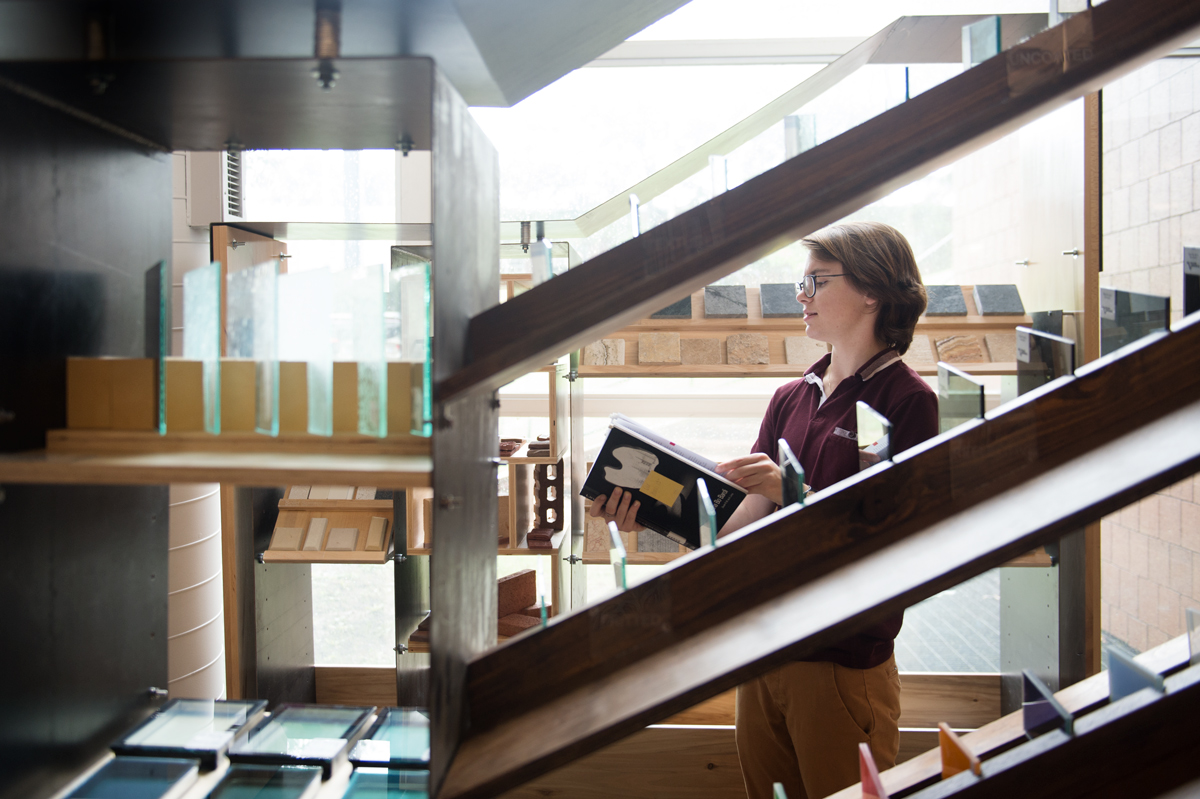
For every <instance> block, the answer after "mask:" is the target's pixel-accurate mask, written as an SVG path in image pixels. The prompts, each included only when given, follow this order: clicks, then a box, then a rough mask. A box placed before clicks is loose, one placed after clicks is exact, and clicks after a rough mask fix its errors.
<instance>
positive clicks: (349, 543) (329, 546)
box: [325, 527, 358, 552]
mask: <svg viewBox="0 0 1200 799" xmlns="http://www.w3.org/2000/svg"><path fill="white" fill-rule="evenodd" d="M357 548H358V528H357V527H335V528H333V529H332V530H330V531H329V540H328V541H326V542H325V551H326V552H353V551H354V550H355V549H357Z"/></svg>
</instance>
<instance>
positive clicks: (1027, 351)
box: [1017, 330, 1033, 363]
mask: <svg viewBox="0 0 1200 799" xmlns="http://www.w3.org/2000/svg"><path fill="white" fill-rule="evenodd" d="M1032 357H1033V356H1032V354H1031V348H1030V346H1029V331H1028V330H1017V360H1018V361H1020V362H1021V363H1029V361H1030V360H1031V358H1032Z"/></svg>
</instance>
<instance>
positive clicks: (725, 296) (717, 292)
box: [704, 286, 746, 319]
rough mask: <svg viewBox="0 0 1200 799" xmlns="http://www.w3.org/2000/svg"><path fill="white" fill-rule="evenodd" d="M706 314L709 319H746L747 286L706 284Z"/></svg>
mask: <svg viewBox="0 0 1200 799" xmlns="http://www.w3.org/2000/svg"><path fill="white" fill-rule="evenodd" d="M704 316H705V317H706V318H708V319H745V318H746V287H745V286H705V287H704Z"/></svg>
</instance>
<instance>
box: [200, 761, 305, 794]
mask: <svg viewBox="0 0 1200 799" xmlns="http://www.w3.org/2000/svg"><path fill="white" fill-rule="evenodd" d="M320 779H321V769H320V768H318V767H316V766H247V765H243V764H240V763H238V764H234V765H232V766H230V767H229V771H227V772H226V773H225V776H224V777H223V778H222V779H221V782H220V783H219V784H218V785H217V787H216V790H214V791H213V792H212V793H210V794H209V795H208V799H300V798H301V797H303V796H306V795H309V792H310V790H312V789H313V788H314V787H315V785H316V783H318V782H319V781H320Z"/></svg>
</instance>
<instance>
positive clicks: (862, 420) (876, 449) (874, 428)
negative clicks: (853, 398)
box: [856, 400, 892, 471]
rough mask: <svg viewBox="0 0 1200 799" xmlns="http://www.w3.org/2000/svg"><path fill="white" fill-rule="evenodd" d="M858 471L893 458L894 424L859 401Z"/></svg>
mask: <svg viewBox="0 0 1200 799" xmlns="http://www.w3.org/2000/svg"><path fill="white" fill-rule="evenodd" d="M856 409H857V413H858V469H859V471H862V470H863V469H868V468H870V467H872V466H874V465H875V464H877V463H880V462H882V461H886V460H891V458H892V444H891V441H892V423H891V422H890V421H888V418H887V417H886V416H884V415H883V414H881V413H880V412H879V411H877V410H875V409H874V408H872V407H871V406H870V405H868V404H867V403H865V402H863V401H862V400H859V401H858V403H856Z"/></svg>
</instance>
